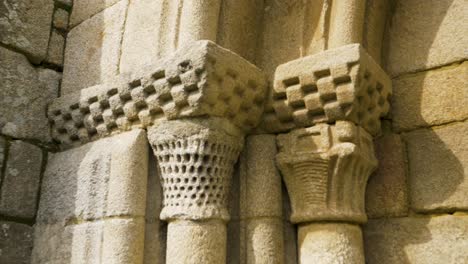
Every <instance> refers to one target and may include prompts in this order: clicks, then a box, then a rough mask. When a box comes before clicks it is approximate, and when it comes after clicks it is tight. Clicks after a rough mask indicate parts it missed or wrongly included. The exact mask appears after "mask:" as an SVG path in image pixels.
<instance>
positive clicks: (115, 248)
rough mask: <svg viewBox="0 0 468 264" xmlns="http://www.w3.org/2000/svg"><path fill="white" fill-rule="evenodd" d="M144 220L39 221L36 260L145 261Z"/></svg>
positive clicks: (49, 263)
mask: <svg viewBox="0 0 468 264" xmlns="http://www.w3.org/2000/svg"><path fill="white" fill-rule="evenodd" d="M144 226H145V225H144V220H143V219H142V218H137V219H118V218H114V219H107V220H101V221H95V222H84V223H80V224H77V225H68V226H63V225H62V224H37V225H36V226H35V227H34V249H33V254H32V260H31V263H32V264H62V263H129V264H138V263H142V262H143V248H144V244H143V243H144Z"/></svg>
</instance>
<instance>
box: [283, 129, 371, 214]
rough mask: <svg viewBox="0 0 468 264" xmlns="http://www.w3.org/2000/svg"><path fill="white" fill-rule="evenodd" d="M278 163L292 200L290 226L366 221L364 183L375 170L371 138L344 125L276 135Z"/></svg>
mask: <svg viewBox="0 0 468 264" xmlns="http://www.w3.org/2000/svg"><path fill="white" fill-rule="evenodd" d="M277 142H278V146H279V153H278V155H276V161H277V164H278V167H279V169H280V170H281V172H282V176H283V180H284V182H285V184H286V188H287V189H288V194H289V197H290V199H291V207H292V214H291V222H293V223H304V222H311V221H348V222H358V223H362V222H365V221H366V220H367V216H366V214H365V209H364V199H365V190H366V183H367V179H368V177H369V175H370V174H371V172H372V171H373V170H374V169H375V167H376V166H377V159H376V158H375V156H374V146H373V142H372V137H371V136H370V135H369V134H368V133H367V132H366V131H364V129H362V128H361V127H359V126H356V125H354V124H353V123H351V122H347V121H338V122H337V123H336V125H328V124H318V125H315V126H312V127H309V128H301V129H296V130H293V131H291V132H290V133H288V134H281V135H279V136H278V137H277Z"/></svg>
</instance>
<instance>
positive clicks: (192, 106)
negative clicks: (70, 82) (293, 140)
mask: <svg viewBox="0 0 468 264" xmlns="http://www.w3.org/2000/svg"><path fill="white" fill-rule="evenodd" d="M80 26H82V25H80ZM65 68H66V66H65ZM265 90H266V81H265V78H264V75H263V74H262V73H261V71H260V70H259V69H258V68H256V67H255V66H254V65H252V64H250V63H249V62H248V61H246V60H245V59H243V58H241V57H239V56H238V55H236V54H234V53H232V52H230V51H228V50H225V49H223V48H221V47H219V46H217V45H216V44H214V43H212V42H209V41H199V42H196V43H194V44H193V45H190V46H187V47H185V48H182V49H180V50H179V51H178V52H176V53H174V54H173V55H172V56H170V57H168V58H166V59H164V60H161V61H160V62H159V63H157V64H155V65H152V66H148V68H146V69H143V70H140V71H138V72H135V73H133V74H132V75H130V76H128V75H122V76H120V77H119V79H118V80H115V81H113V82H108V83H105V84H103V85H98V86H95V87H90V88H88V89H84V90H81V91H79V92H76V93H73V94H69V95H66V96H63V97H62V98H59V99H57V100H56V101H55V102H54V103H53V104H52V105H51V107H50V108H49V119H50V121H51V123H52V127H53V137H54V139H56V140H57V141H58V142H60V143H64V145H73V144H79V143H83V142H88V141H90V140H94V139H96V138H99V137H103V136H107V135H109V134H111V133H114V132H116V131H125V130H129V129H132V128H134V127H143V128H144V127H148V126H151V125H153V124H154V123H157V122H159V121H161V120H173V119H178V118H185V117H198V116H213V117H222V118H225V119H227V120H228V121H230V122H231V123H232V124H234V125H236V126H237V127H238V128H241V129H244V130H249V129H251V128H253V127H255V126H256V125H257V123H258V121H259V118H260V115H261V114H262V110H263V101H264V96H265V92H266V91H265Z"/></svg>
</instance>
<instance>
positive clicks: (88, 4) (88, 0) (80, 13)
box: [70, 0, 125, 27]
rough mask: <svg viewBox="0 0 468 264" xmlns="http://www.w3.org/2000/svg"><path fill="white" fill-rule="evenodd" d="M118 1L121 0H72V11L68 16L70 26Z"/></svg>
mask: <svg viewBox="0 0 468 264" xmlns="http://www.w3.org/2000/svg"><path fill="white" fill-rule="evenodd" d="M119 1H121V0H99V1H97V0H73V12H72V14H71V17H70V26H71V27H75V26H76V25H78V24H79V23H81V22H83V21H85V20H87V19H89V18H91V17H92V16H94V15H95V14H97V13H99V12H101V11H102V10H104V9H106V8H108V7H111V6H112V5H115V4H116V3H118V2H119ZM124 1H125V0H124Z"/></svg>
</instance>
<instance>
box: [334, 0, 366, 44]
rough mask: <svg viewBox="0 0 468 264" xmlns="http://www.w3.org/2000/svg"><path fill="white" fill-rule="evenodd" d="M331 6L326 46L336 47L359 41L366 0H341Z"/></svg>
mask: <svg viewBox="0 0 468 264" xmlns="http://www.w3.org/2000/svg"><path fill="white" fill-rule="evenodd" d="M331 6H332V8H331V12H330V27H329V33H328V34H329V36H328V47H329V48H337V47H341V46H344V45H347V44H351V43H361V42H362V37H363V34H362V33H363V29H364V17H365V9H366V1H365V0H341V1H336V2H334V3H333V4H332V5H331Z"/></svg>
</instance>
